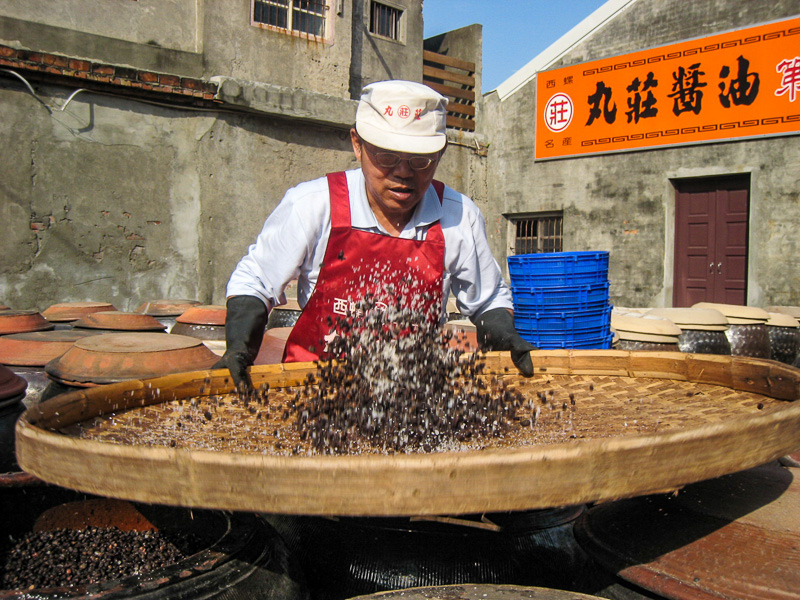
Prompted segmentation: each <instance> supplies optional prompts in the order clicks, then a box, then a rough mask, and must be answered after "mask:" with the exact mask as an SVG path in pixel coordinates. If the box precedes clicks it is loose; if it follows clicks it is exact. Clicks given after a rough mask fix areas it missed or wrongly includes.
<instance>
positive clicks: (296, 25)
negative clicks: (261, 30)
mask: <svg viewBox="0 0 800 600" xmlns="http://www.w3.org/2000/svg"><path fill="white" fill-rule="evenodd" d="M327 12H328V6H327V4H326V3H325V0H253V23H254V24H261V25H270V26H272V27H277V28H279V29H285V30H286V31H287V32H297V33H303V34H307V35H308V36H310V37H314V38H319V39H324V37H325V17H326V15H327Z"/></svg>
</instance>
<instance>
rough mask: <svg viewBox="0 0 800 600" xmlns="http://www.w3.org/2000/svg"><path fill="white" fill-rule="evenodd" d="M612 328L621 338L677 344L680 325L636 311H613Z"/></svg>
mask: <svg viewBox="0 0 800 600" xmlns="http://www.w3.org/2000/svg"><path fill="white" fill-rule="evenodd" d="M611 328H612V329H613V330H614V331H615V332H616V333H617V334H618V335H619V339H620V340H632V341H637V342H656V343H661V344H677V343H678V337H680V335H681V330H680V327H678V326H677V325H675V323H673V322H672V321H670V320H669V319H664V318H662V317H655V316H650V315H636V314H634V313H627V314H620V313H614V312H612V313H611Z"/></svg>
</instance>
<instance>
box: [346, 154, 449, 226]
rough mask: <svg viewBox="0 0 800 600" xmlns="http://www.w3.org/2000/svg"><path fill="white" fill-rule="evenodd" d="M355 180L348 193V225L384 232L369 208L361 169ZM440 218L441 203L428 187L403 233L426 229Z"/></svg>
mask: <svg viewBox="0 0 800 600" xmlns="http://www.w3.org/2000/svg"><path fill="white" fill-rule="evenodd" d="M355 179H356V180H355V181H353V182H352V185H353V189H352V190H351V191H350V199H351V202H350V223H351V224H352V226H353V227H355V228H357V229H377V230H379V231H384V230H383V227H381V226H380V224H379V223H378V219H377V218H376V217H375V213H373V212H372V208H370V205H369V200H368V199H367V188H366V185H365V183H364V173H363V172H362V171H361V169H358V170H357V177H356V178H355ZM441 218H442V203H441V202H439V196H438V195H437V194H436V190H435V189H434V188H433V186H432V185H431V186H428V190H427V191H426V192H425V195H424V196H423V197H422V200H420V203H419V204H418V205H417V209H416V210H415V211H414V214H413V215H412V216H411V221H409V223H408V225H406V229H405V231H408V230H409V229H418V228H420V227H427V226H428V225H431V224H432V223H435V222H436V221H439V220H440V219H441Z"/></svg>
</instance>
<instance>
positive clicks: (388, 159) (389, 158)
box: [359, 138, 439, 171]
mask: <svg viewBox="0 0 800 600" xmlns="http://www.w3.org/2000/svg"><path fill="white" fill-rule="evenodd" d="M359 139H361V145H362V146H363V147H364V149H365V150H366V151H367V153H368V154H370V155H371V156H372V158H373V159H374V161H375V164H376V165H378V166H379V167H381V168H383V169H393V168H395V167H396V166H397V165H399V164H400V161H401V160H405V161H407V162H408V166H409V168H411V170H412V171H427V170H428V169H430V168H431V165H433V164H435V163H437V162H439V153H438V152H437V153H435V154H434V155H430V154H428V155H424V154H412V155H411V156H400V155H399V154H395V153H394V152H387V151H384V150H381V149H380V148H376V147H375V146H373V145H372V144H370V143H368V142H365V141H364V139H363V138H359ZM415 161H416V162H415ZM423 163H424V164H423Z"/></svg>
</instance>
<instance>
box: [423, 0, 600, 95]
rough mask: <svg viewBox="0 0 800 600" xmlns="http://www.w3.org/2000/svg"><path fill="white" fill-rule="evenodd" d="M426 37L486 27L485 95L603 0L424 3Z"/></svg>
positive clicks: (451, 0)
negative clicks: (475, 27)
mask: <svg viewBox="0 0 800 600" xmlns="http://www.w3.org/2000/svg"><path fill="white" fill-rule="evenodd" d="M423 1H424V4H423V8H422V14H423V17H424V19H425V37H426V38H427V37H430V36H433V35H438V34H440V33H444V32H446V31H450V30H452V29H458V28H460V27H465V26H467V25H472V24H473V23H480V24H481V25H483V90H482V92H483V93H486V92H488V91H491V90H493V89H495V88H496V87H497V86H498V85H500V84H501V83H502V82H503V81H505V80H506V79H508V78H509V77H510V76H511V75H513V74H514V73H515V72H516V71H518V70H519V69H521V68H522V67H523V66H525V65H526V64H527V63H528V62H529V61H530V60H531V59H533V58H534V57H535V56H536V55H537V54H539V53H540V52H541V51H542V50H544V49H545V48H547V47H548V46H549V45H550V44H552V43H553V42H555V41H556V40H557V39H558V38H560V37H561V36H562V35H564V34H565V33H566V32H567V31H569V30H570V29H572V28H573V27H574V26H575V25H577V24H578V23H580V22H581V21H582V20H583V19H584V18H585V17H587V16H589V15H590V14H591V13H592V12H594V11H595V10H596V9H597V8H599V7H600V6H602V5H603V3H604V0H423Z"/></svg>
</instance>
